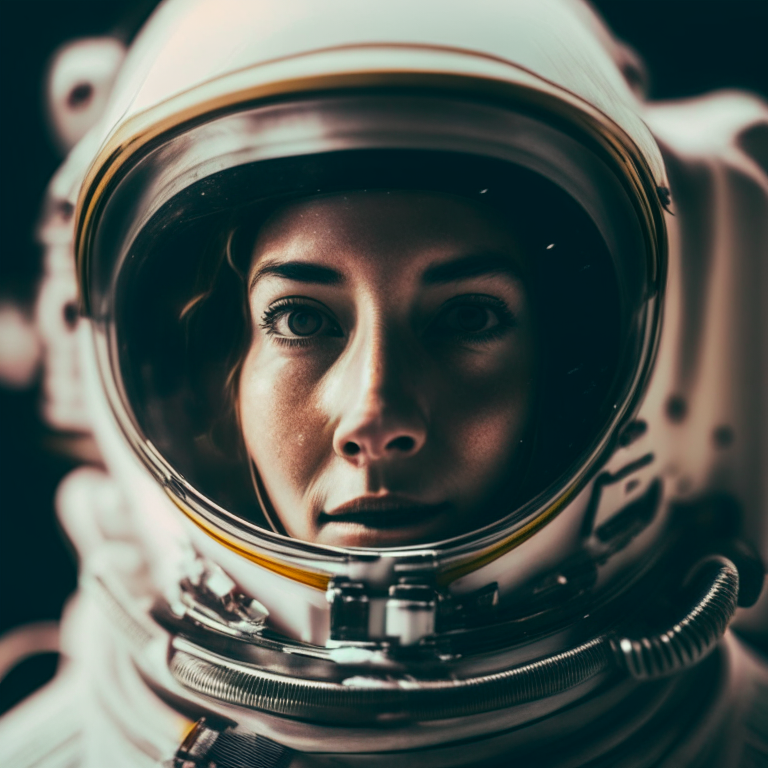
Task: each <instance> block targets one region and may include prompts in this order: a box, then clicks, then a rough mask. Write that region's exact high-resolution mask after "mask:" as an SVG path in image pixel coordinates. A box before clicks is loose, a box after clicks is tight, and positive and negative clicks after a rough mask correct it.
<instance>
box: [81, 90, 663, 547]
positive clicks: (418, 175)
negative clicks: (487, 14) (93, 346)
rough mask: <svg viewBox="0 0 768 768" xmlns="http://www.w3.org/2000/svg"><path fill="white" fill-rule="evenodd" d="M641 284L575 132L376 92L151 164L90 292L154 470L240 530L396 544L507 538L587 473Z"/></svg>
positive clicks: (191, 136)
mask: <svg viewBox="0 0 768 768" xmlns="http://www.w3.org/2000/svg"><path fill="white" fill-rule="evenodd" d="M313 217H314V218H313ZM310 219H312V220H313V221H314V222H315V223H314V224H313V225H312V226H308V225H307V223H306V222H307V221H308V220H310ZM650 271H651V270H650V269H649V267H648V256H647V254H646V251H645V247H644V241H643V236H642V233H641V229H640V226H639V224H638V220H637V216H636V214H635V212H634V209H633V205H632V202H631V200H630V198H629V196H628V195H627V193H626V191H625V189H624V188H623V186H622V184H621V183H620V181H619V179H618V178H617V176H616V175H615V174H614V172H613V171H612V170H611V168H610V166H609V165H608V164H607V163H606V162H605V161H604V160H602V159H601V158H600V157H599V156H598V155H597V154H595V153H593V152H592V151H591V150H588V149H587V148H585V145H584V144H582V143H580V142H578V141H576V139H574V138H573V137H571V136H570V135H568V134H567V133H566V132H565V131H563V130H561V129H559V128H555V127H552V126H550V125H547V124H545V123H543V122H541V120H540V119H539V118H538V117H536V116H533V115H526V114H521V113H510V112H508V111H505V110H501V109H498V108H496V107H491V106H487V105H482V104H477V103H471V102H461V101H449V100H447V99H445V98H442V97H436V96H426V95H425V96H423V97H414V96H407V95H392V94H390V95H384V94H382V95H378V96H356V97H333V98H330V97H329V98H327V99H323V100H312V101H307V102H299V103H292V104H277V105H272V106H265V107H260V108H257V109H253V110H252V111H250V112H247V113H238V114H234V115H228V116H222V117H219V118H217V119H215V120H212V121H211V122H209V123H206V124H204V125H201V126H197V127H194V128H191V129H189V130H187V131H185V132H182V133H179V134H178V135H176V136H175V137H173V138H171V139H170V140H168V141H167V142H166V143H164V144H163V145H162V146H159V147H157V148H155V149H153V150H151V151H150V152H148V153H147V154H146V155H145V156H144V157H143V158H142V159H141V160H140V161H139V162H137V163H136V164H135V165H134V166H133V167H132V168H131V169H130V170H129V171H128V172H127V173H126V174H125V175H124V176H123V177H122V178H121V180H120V181H119V182H117V184H116V186H115V188H114V189H113V190H112V192H111V194H110V196H109V198H108V199H107V201H106V203H105V204H104V207H103V209H102V210H101V212H100V219H99V225H98V228H97V230H96V233H95V237H94V240H93V250H92V253H91V257H90V263H89V273H88V289H89V292H90V297H91V306H92V311H93V314H94V317H95V319H96V321H97V327H98V328H99V330H100V331H101V334H102V337H101V338H102V349H103V352H104V356H105V357H104V362H105V363H106V365H105V366H104V368H105V373H106V374H107V376H106V378H108V386H109V387H110V388H111V396H112V400H113V405H115V408H116V411H117V412H118V416H119V417H120V418H121V420H122V424H123V428H124V429H125V430H126V433H127V434H128V436H129V438H130V439H131V440H132V442H133V444H134V446H135V448H136V449H137V451H138V452H139V453H140V454H141V455H142V457H143V458H144V460H145V461H146V462H147V463H148V464H149V465H150V467H151V468H153V470H154V471H155V473H156V474H157V475H158V476H159V477H161V479H162V480H163V482H166V483H167V482H168V478H169V477H170V478H172V479H173V481H174V482H175V483H176V484H177V487H179V488H183V490H184V494H185V495H186V496H187V497H189V496H190V495H192V496H194V497H195V500H196V503H199V504H202V505H205V506H207V508H208V509H210V510H211V511H212V514H214V515H215V514H226V516H227V518H228V519H229V520H232V519H235V520H239V521H242V522H243V524H245V525H246V526H247V527H248V528H249V529H250V530H252V531H258V530H260V529H261V530H262V531H264V532H265V534H267V535H269V532H277V533H278V534H283V535H286V534H287V535H288V536H290V537H292V538H297V539H301V540H304V541H310V542H314V543H317V544H328V545H332V546H341V547H347V546H353V547H376V548H381V547H398V548H402V547H407V546H411V545H414V546H423V545H425V544H429V545H432V544H434V543H436V542H440V541H444V540H447V539H454V538H455V537H456V536H462V535H464V534H471V533H474V532H475V531H477V530H480V529H482V530H488V529H493V528H496V529H502V528H504V527H505V526H507V527H508V526H509V525H510V524H512V523H513V522H516V521H518V520H519V519H520V518H521V517H522V516H525V515H526V514H528V513H529V512H530V511H531V509H532V508H533V506H535V505H540V504H541V503H542V501H543V500H546V498H548V497H549V498H551V497H552V495H553V494H557V493H559V492H562V489H563V488H564V487H565V486H566V485H567V484H568V482H570V481H571V480H572V478H573V477H574V474H575V473H577V472H578V471H580V470H583V468H584V466H585V465H586V464H587V463H588V462H589V461H590V460H591V458H593V457H594V455H595V452H596V451H597V450H598V448H599V446H600V445H601V443H603V442H604V441H605V438H606V434H607V432H608V431H609V429H610V428H611V425H613V424H615V420H616V418H617V410H619V406H620V409H621V410H622V411H623V410H624V409H625V408H626V407H627V404H628V403H629V401H630V399H631V396H632V394H633V391H634V388H635V387H636V386H637V381H638V375H639V371H640V369H641V368H642V365H643V363H644V356H647V354H648V349H647V344H648V341H647V340H648V322H649V318H648V304H647V302H648V299H649V296H650V295H651V293H652V286H651V285H650V283H651V276H650ZM382 328H385V329H386V332H382V331H381V329H382ZM377 355H378V358H377ZM382 371H384V372H383V373H382ZM377 372H378V373H377ZM376 375H380V379H381V381H379V382H378V383H374V384H372V383H371V377H372V376H374V377H375V376H376ZM377 387H378V389H377ZM366 398H367V399H366ZM365 403H368V405H365ZM371 403H374V405H373V406H371ZM376 408H378V411H376ZM366 409H367V410H366ZM366 419H367V421H366ZM217 510H218V512H217Z"/></svg>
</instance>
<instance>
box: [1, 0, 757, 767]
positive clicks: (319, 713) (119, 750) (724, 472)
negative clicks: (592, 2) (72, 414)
mask: <svg viewBox="0 0 768 768" xmlns="http://www.w3.org/2000/svg"><path fill="white" fill-rule="evenodd" d="M635 66H636V64H635V62H634V61H633V59H632V57H631V56H630V55H629V54H628V52H627V51H626V50H625V49H624V48H623V47H622V46H621V45H620V44H618V43H617V42H616V41H614V40H613V39H612V38H611V37H610V35H609V33H608V32H607V31H606V29H605V28H604V27H603V26H602V23H601V22H600V21H599V20H598V19H597V18H596V17H595V16H594V14H593V13H592V11H591V10H590V9H589V8H588V7H587V6H585V5H582V4H580V3H576V2H569V1H567V0H541V1H540V2H537V3H536V4H533V3H528V2H524V0H515V1H514V2H507V3H496V2H490V0H488V1H485V0H484V1H482V2H479V3H477V2H476V3H473V4H471V5H470V4H468V3H465V4H461V5H459V4H457V5H456V7H452V8H451V12H450V13H447V12H446V9H445V7H443V6H442V5H439V4H437V3H433V2H431V0H430V1H429V2H422V3H419V4H418V5H416V4H413V3H405V2H401V0H396V1H395V2H390V3H387V4H386V5H378V6H373V5H371V4H362V3H354V2H351V0H329V1H328V2H324V3H322V4H317V3H314V4H313V3H309V2H305V1H304V2H303V1H302V0H290V2H285V1H284V2H281V3H266V2H265V3H258V4H256V3H251V2H247V1H246V0H226V2H223V3H222V2H221V0H219V2H216V3H214V2H212V0H195V1H194V2H189V1H188V0H169V2H166V3H164V4H162V5H161V6H160V8H159V9H158V10H157V11H156V12H155V14H154V15H153V17H152V18H151V19H150V20H149V22H148V24H147V26H146V28H145V29H144V31H143V32H142V33H141V34H140V35H139V37H138V38H137V40H136V41H135V43H134V44H133V46H132V48H131V50H130V51H129V52H128V54H127V57H126V59H125V61H124V63H122V64H121V68H120V72H119V75H118V77H117V80H116V81H115V84H114V87H113V90H112V95H111V97H110V100H109V103H108V105H107V107H106V109H105V111H104V114H103V116H102V117H101V119H100V120H99V122H98V123H97V124H96V125H95V126H94V128H93V129H92V130H91V131H90V132H89V133H88V134H86V135H85V136H84V138H82V139H81V140H80V142H79V143H78V144H77V146H76V148H75V149H74V150H73V152H72V154H71V155H70V157H69V159H68V160H67V162H66V164H65V166H64V169H63V170H62V172H61V173H60V175H59V176H58V177H57V178H58V182H57V183H56V184H55V185H54V186H53V187H52V190H54V192H53V194H54V195H58V196H59V198H60V199H58V200H54V201H53V202H54V203H56V202H58V203H60V204H59V205H51V204H50V201H49V206H48V209H49V210H55V211H57V215H58V216H61V215H62V211H64V212H69V213H71V217H70V218H69V219H68V221H69V224H68V227H69V230H68V231H69V232H70V240H69V241H68V242H70V243H71V245H70V247H71V252H72V257H73V259H74V264H75V266H76V268H75V270H74V273H73V275H72V276H73V279H76V280H77V286H78V295H79V302H80V312H81V320H80V322H79V325H78V330H77V336H78V345H79V346H78V353H77V354H78V361H79V367H78V369H77V370H78V371H79V373H78V375H79V377H80V379H79V381H80V384H79V386H80V387H81V388H82V389H81V392H82V393H83V397H82V398H81V400H79V401H78V402H82V403H84V404H85V406H86V408H87V414H88V416H87V419H88V425H89V427H90V429H91V430H92V432H93V434H94V436H95V439H96V442H97V444H98V446H99V450H100V453H101V456H102V457H103V462H104V465H105V467H106V470H105V471H102V470H97V469H94V468H86V469H81V470H78V471H76V472H75V473H73V475H71V476H70V477H69V478H67V479H66V480H65V481H64V483H63V485H62V488H61V490H60V493H59V514H60V516H61V519H62V522H63V525H64V527H65V529H66V531H67V533H68V534H69V536H70V537H71V538H72V540H73V542H74V544H75V546H76V548H77V550H78V554H79V556H80V562H81V577H80V588H79V591H78V594H77V595H76V597H75V599H74V600H73V601H72V603H71V604H70V606H69V608H68V609H67V612H66V614H65V617H64V620H63V626H62V648H63V652H64V655H65V656H66V658H67V661H66V663H65V664H64V665H63V666H62V669H61V671H60V673H59V674H58V675H57V677H56V679H55V680H54V681H53V683H51V684H50V685H49V686H48V687H47V688H46V689H43V690H42V691H41V692H39V693H38V694H37V695H35V696H34V697H32V698H31V699H30V700H29V701H28V702H26V703H25V704H24V705H22V706H21V707H19V708H18V709H17V710H15V711H14V712H12V713H11V714H10V715H9V716H7V717H6V718H5V719H4V721H3V722H2V723H0V743H2V745H3V747H2V752H3V754H4V755H5V756H6V757H4V760H5V761H6V763H7V764H8V765H13V766H27V765H29V766H31V765H36V766H47V767H51V768H52V767H53V766H60V765H61V766H64V765H68V766H69V765H78V766H86V768H103V766H114V767H115V768H120V767H123V766H124V767H125V768H136V767H139V766H173V767H174V768H203V767H204V766H205V767H207V768H241V767H244V766H293V767H294V768H295V767H297V766H326V765H327V766H330V765H348V766H362V765H365V766H373V765H387V766H389V765H392V764H394V763H395V762H397V763H398V764H401V765H403V766H410V765H414V766H417V765H418V766H446V767H447V766H456V767H458V766H492V765H508V764H509V762H510V760H512V759H514V761H515V764H517V765H520V766H529V765H530V766H548V767H550V768H565V767H566V766H573V767H574V768H575V767H576V766H605V765H610V766H627V767H629V766H634V767H637V768H644V767H645V766H648V767H650V766H664V767H670V766H701V767H702V768H704V767H705V766H706V767H708V768H715V766H718V767H725V766H728V767H729V768H730V767H731V766H741V767H742V768H746V766H756V765H761V764H764V763H766V762H768V729H767V727H766V718H765V717H764V713H765V707H766V706H767V705H768V667H767V666H766V664H765V662H764V661H763V660H762V659H761V658H760V657H759V656H757V655H755V654H754V653H753V652H752V651H750V650H749V649H748V648H747V646H745V645H744V644H743V643H742V642H741V641H739V640H738V639H736V637H735V636H734V635H733V634H732V633H731V632H730V630H729V629H728V627H729V624H730V623H731V621H732V620H733V619H734V617H735V616H736V613H737V607H738V606H741V607H743V608H746V607H749V606H751V605H753V604H754V603H756V602H757V600H758V597H759V594H760V591H761V587H762V583H763V557H765V555H766V543H767V542H766V531H765V505H766V499H767V498H768V493H767V491H768V488H767V487H766V481H765V473H764V472H761V467H764V465H765V462H766V454H765V446H766V444H767V443H766V433H765V424H764V423H763V420H761V419H760V418H756V416H755V414H756V413H757V414H760V413H762V411H761V408H764V399H765V398H764V393H763V392H762V388H761V381H764V377H765V364H766V359H767V358H766V345H765V343H764V342H765V336H764V334H765V328H766V327H768V323H766V320H767V318H766V317H765V312H766V310H765V306H766V302H765V300H764V299H765V297H764V293H765V284H766V281H765V280H761V279H760V277H761V276H762V277H764V276H765V258H764V254H765V246H766V243H768V229H767V227H768V225H767V224H766V222H768V217H766V216H765V213H766V203H767V202H768V179H767V178H766V175H765V169H764V168H761V167H760V165H759V162H758V160H757V159H756V158H758V157H759V156H760V155H759V151H758V150H759V142H760V141H761V140H762V139H761V138H760V137H761V136H762V137H764V136H765V126H766V125H768V108H766V105H765V104H762V103H761V102H759V101H758V100H757V99H754V98H752V97H748V96H743V95H724V96H717V97H711V98H702V99H698V100H695V101H693V102H691V103H686V104H675V105H666V106H651V105H648V104H646V103H644V102H643V100H642V98H641V95H640V94H639V93H638V91H637V87H636V85H637V81H638V80H637V76H636V75H637V71H636V70H635V69H634V67H635ZM726 108H727V109H726ZM761 131H762V133H761ZM62 179H64V180H66V183H64V182H63V181H62ZM65 204H66V205H65ZM61 231H62V229H61V228H59V229H57V230H56V232H57V238H59V239H58V240H57V243H58V246H57V247H59V248H60V247H61ZM749 620H750V619H749V614H748V615H747V616H746V617H745V618H744V621H747V622H748V621H749ZM761 713H762V714H761Z"/></svg>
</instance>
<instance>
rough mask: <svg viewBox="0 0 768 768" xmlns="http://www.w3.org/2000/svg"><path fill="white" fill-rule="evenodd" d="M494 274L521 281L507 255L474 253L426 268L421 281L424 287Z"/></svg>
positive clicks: (516, 269) (517, 271)
mask: <svg viewBox="0 0 768 768" xmlns="http://www.w3.org/2000/svg"><path fill="white" fill-rule="evenodd" d="M494 274H495V275H499V274H501V275H508V276H509V277H512V278H514V279H515V280H520V279H522V277H521V274H520V269H518V268H517V267H516V266H515V265H514V264H513V263H512V262H511V260H510V258H509V256H508V255H504V254H501V253H476V254H470V255H468V256H462V257H460V258H458V259H454V260H453V261H447V262H442V263H440V264H434V265H432V266H431V267H427V269H426V270H425V271H424V274H423V275H422V278H421V281H422V283H423V284H424V285H443V284H444V283H452V282H455V281H457V280H466V279H468V278H471V277H480V276H483V275H494Z"/></svg>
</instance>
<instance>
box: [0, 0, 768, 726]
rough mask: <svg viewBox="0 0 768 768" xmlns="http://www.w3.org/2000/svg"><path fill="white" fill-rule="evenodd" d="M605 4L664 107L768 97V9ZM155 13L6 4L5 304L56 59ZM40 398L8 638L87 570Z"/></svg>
mask: <svg viewBox="0 0 768 768" xmlns="http://www.w3.org/2000/svg"><path fill="white" fill-rule="evenodd" d="M382 1H383V0H382ZM530 1H531V2H535V0H530ZM593 4H594V5H595V6H596V7H597V8H598V10H599V11H600V12H601V13H602V14H603V16H604V17H605V18H606V19H607V21H608V23H609V25H610V26H611V27H612V28H613V30H614V31H615V33H616V34H617V35H618V36H619V37H621V38H623V39H624V40H625V41H627V42H628V43H629V44H630V45H631V46H632V47H633V48H635V50H636V51H638V53H640V55H641V56H642V58H643V59H644V60H645V62H646V65H647V67H648V70H649V74H650V96H651V98H652V99H674V98H681V97H687V96H693V95H696V94H700V93H705V92H707V91H712V90H715V89H719V88H741V89H747V90H750V91H753V92H755V93H759V94H761V95H762V96H763V97H764V98H768V0H599V1H597V2H595V3H593ZM155 5H156V2H155V1H154V0H138V1H134V2H126V1H125V0H0V110H1V111H0V195H1V196H2V197H1V199H0V301H1V300H3V299H7V298H13V299H14V300H15V301H17V302H22V303H26V304H27V305H29V306H31V304H32V302H33V301H34V297H35V291H36V286H37V280H38V276H39V274H40V267H41V260H40V252H39V249H38V247H37V246H36V245H35V242H34V237H33V233H34V227H35V223H36V219H37V217H38V214H39V206H40V202H41V200H42V197H43V192H44V189H45V187H46V184H47V182H48V180H49V179H50V177H51V175H52V174H53V172H54V171H55V169H56V168H57V166H58V164H59V163H60V162H61V158H60V157H59V156H58V154H57V151H56V149H55V147H54V144H53V142H52V141H51V138H50V136H49V135H48V132H47V128H46V125H45V121H44V119H43V108H42V84H43V79H44V74H45V71H46V65H47V62H48V59H49V57H50V55H51V54H52V53H53V51H54V50H55V49H56V48H57V47H58V46H59V45H60V44H61V43H63V42H65V41H67V40H71V39H73V38H77V37H86V36H91V35H104V34H113V35H115V36H117V37H120V38H122V39H124V40H129V39H130V38H131V37H132V36H133V34H134V33H135V32H136V30H137V29H138V28H139V27H140V26H141V24H142V23H143V21H144V19H146V17H147V16H148V15H149V13H150V12H151V10H152V9H153V8H154V6H155ZM447 7H448V8H449V7H450V6H449V5H448V6H447ZM37 399H38V393H37V387H33V388H31V389H28V390H25V391H12V390H8V389H4V388H2V387H0V634H2V633H3V632H5V631H6V630H8V629H10V628H12V627H15V626H17V625H19V624H23V623H26V622H29V621H36V620H40V619H55V618H57V617H58V616H59V614H60V612H61V607H62V604H63V602H64V600H65V599H66V597H67V595H69V594H70V593H71V592H72V591H73V589H74V587H75V581H76V565H75V562H74V560H73V558H72V556H71V553H70V551H69V549H68V548H67V545H65V544H64V542H63V541H62V538H61V534H60V531H59V529H58V526H57V524H56V522H55V518H54V512H53V496H54V492H55V489H56V486H57V484H58V482H59V480H60V479H61V478H62V477H63V475H64V474H65V473H66V472H67V471H69V470H70V469H71V468H72V467H73V466H74V465H73V463H72V462H71V461H70V460H68V459H67V458H66V457H64V456H62V455H57V454H56V453H55V452H54V451H52V450H50V449H49V448H48V445H49V443H50V441H49V440H48V438H49V437H50V436H49V435H48V434H47V432H46V430H45V428H44V426H43V425H42V424H41V423H40V421H39V419H38V416H37ZM55 663H56V660H55V659H54V658H47V659H41V660H38V661H29V662H25V663H24V664H23V665H21V666H20V667H19V668H18V669H17V670H15V671H14V672H13V673H12V674H11V675H10V676H9V677H8V678H7V679H6V680H5V681H4V682H3V683H2V685H0V712H2V711H4V710H5V709H7V708H8V707H9V706H11V705H12V704H13V703H15V702H16V701H18V700H19V698H21V697H22V696H23V695H25V694H26V693H27V692H28V691H29V690H31V689H33V688H34V687H36V686H37V685H39V684H40V683H42V682H43V681H44V680H45V679H46V677H48V676H50V675H51V674H52V673H53V671H54V669H55Z"/></svg>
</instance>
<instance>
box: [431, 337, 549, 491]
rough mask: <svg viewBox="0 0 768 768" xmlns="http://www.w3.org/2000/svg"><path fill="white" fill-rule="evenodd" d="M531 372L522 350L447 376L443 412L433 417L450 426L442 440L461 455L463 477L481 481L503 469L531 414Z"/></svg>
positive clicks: (527, 356) (528, 354)
mask: <svg viewBox="0 0 768 768" xmlns="http://www.w3.org/2000/svg"><path fill="white" fill-rule="evenodd" d="M534 370H535V368H534V364H533V357H532V355H531V351H530V349H529V348H527V347H526V348H520V349H517V350H516V354H509V355H506V356H504V357H501V358H500V359H495V360H494V359H491V360H489V359H484V360H477V361H475V364H474V365H472V364H469V365H466V366H464V367H463V370H462V371H461V372H460V373H457V374H455V375H453V376H452V377H451V379H450V380H451V381H452V382H453V384H452V386H451V390H450V393H448V394H449V396H448V397H446V398H445V399H443V403H444V408H442V409H441V410H444V412H443V414H441V415H438V414H436V416H438V422H439V423H442V424H450V425H451V428H450V433H449V434H447V435H446V436H445V439H447V440H449V441H450V443H451V444H452V445H453V446H454V449H453V450H454V451H455V452H456V453H457V454H458V455H460V456H461V457H462V458H461V464H462V466H463V467H465V468H466V470H467V474H471V473H473V472H475V473H479V474H478V475H477V476H478V477H483V476H487V475H488V474H489V473H491V472H493V471H494V468H498V467H506V466H508V464H509V461H510V460H511V459H512V458H513V456H514V454H515V452H516V451H517V450H518V447H519V445H520V440H521V439H522V438H523V435H524V433H525V430H526V427H527V425H528V423H529V420H530V418H531V416H532V408H533V402H534V389H535V373H534Z"/></svg>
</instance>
